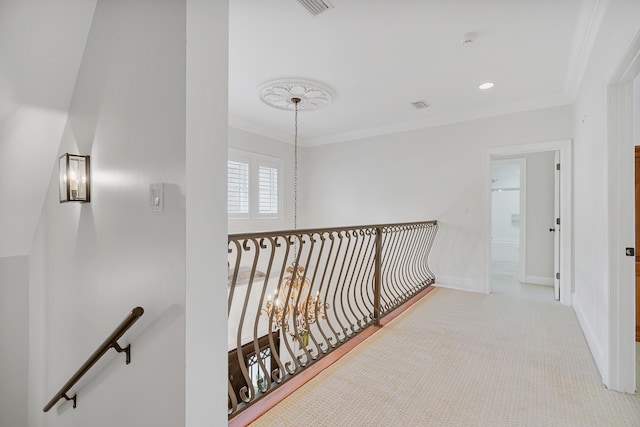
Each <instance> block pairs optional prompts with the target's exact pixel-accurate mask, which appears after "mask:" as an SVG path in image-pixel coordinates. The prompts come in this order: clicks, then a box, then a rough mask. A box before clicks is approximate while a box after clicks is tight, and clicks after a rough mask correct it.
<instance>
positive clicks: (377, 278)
mask: <svg viewBox="0 0 640 427" xmlns="http://www.w3.org/2000/svg"><path fill="white" fill-rule="evenodd" d="M374 268H375V270H374V277H373V317H374V324H375V325H376V326H380V312H381V311H382V310H381V307H380V289H381V288H382V271H381V270H382V227H376V256H375V261H374Z"/></svg>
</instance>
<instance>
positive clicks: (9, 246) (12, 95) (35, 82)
mask: <svg viewBox="0 0 640 427" xmlns="http://www.w3.org/2000/svg"><path fill="white" fill-rule="evenodd" d="M95 4H96V1H95V0H93V1H92V0H56V1H49V0H2V1H0V200H1V202H0V257H6V256H17V255H25V254H28V253H29V250H30V246H31V240H32V238H33V234H34V231H35V228H36V226H37V223H38V219H39V217H40V211H41V210H42V203H43V200H44V195H45V193H46V190H47V187H48V185H49V180H50V178H51V173H52V170H53V166H54V164H55V163H56V154H57V151H58V147H59V145H60V138H61V137H62V132H63V129H64V126H65V123H66V118H67V111H68V109H69V103H70V101H71V96H72V93H73V88H74V85H75V80H76V76H77V74H78V68H79V66H80V61H81V59H82V52H83V50H84V45H85V42H86V40H87V35H88V32H89V28H90V25H91V18H92V16H93V11H94V8H95Z"/></svg>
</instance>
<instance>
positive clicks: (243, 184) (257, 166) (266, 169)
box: [227, 149, 282, 219]
mask: <svg viewBox="0 0 640 427" xmlns="http://www.w3.org/2000/svg"><path fill="white" fill-rule="evenodd" d="M281 174H282V160H280V159H275V158H271V157H266V156H261V155H259V154H254V153H247V152H242V151H238V150H233V149H231V150H229V160H228V161H227V212H228V214H229V218H230V219H278V218H280V211H281V206H282V196H281V194H282V191H281V181H282V179H281Z"/></svg>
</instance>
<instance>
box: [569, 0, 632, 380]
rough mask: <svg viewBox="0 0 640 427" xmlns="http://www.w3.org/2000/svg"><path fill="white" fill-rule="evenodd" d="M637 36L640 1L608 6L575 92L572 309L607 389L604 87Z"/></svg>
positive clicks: (606, 145) (605, 130) (606, 157)
mask: <svg viewBox="0 0 640 427" xmlns="http://www.w3.org/2000/svg"><path fill="white" fill-rule="evenodd" d="M639 31H640V2H636V1H623V0H614V1H610V2H609V3H608V7H607V10H606V14H605V15H604V17H603V20H602V23H601V24H600V29H599V32H598V36H597V38H596V40H595V43H594V46H593V50H592V52H591V56H590V58H589V61H588V64H587V67H586V70H585V73H584V77H583V80H582V84H581V85H580V87H579V90H578V94H577V98H576V102H575V115H574V118H573V126H574V129H575V142H574V170H573V173H574V193H573V194H574V209H575V210H574V212H575V217H574V233H573V235H574V249H575V251H574V286H575V289H574V298H573V305H574V307H575V310H576V313H577V314H578V319H579V320H580V324H581V326H582V329H583V331H584V334H585V337H586V338H587V341H588V343H589V346H590V348H591V352H592V353H593V356H594V359H595V361H596V363H597V365H598V369H599V370H600V373H601V375H602V377H603V381H604V383H605V385H609V381H610V374H611V373H610V372H609V366H610V364H609V357H610V354H609V344H610V342H609V341H610V337H609V329H608V325H609V292H610V289H609V287H610V283H609V265H608V259H609V253H608V248H609V233H608V227H609V212H608V206H609V200H608V195H609V189H608V164H607V159H608V122H607V121H608V111H607V108H608V94H607V86H608V85H609V84H610V83H611V79H612V78H613V76H614V73H615V72H616V69H617V67H618V66H619V64H620V63H621V61H622V59H623V57H624V55H625V53H626V52H627V50H628V49H629V47H630V45H631V43H632V41H633V40H634V38H635V37H636V36H637V34H638V32H639ZM628 179H633V177H629V178H628ZM621 250H622V248H621ZM620 321H622V322H625V321H628V322H632V321H633V319H628V320H625V319H621V320H620Z"/></svg>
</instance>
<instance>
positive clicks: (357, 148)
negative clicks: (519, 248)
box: [301, 106, 573, 291]
mask: <svg viewBox="0 0 640 427" xmlns="http://www.w3.org/2000/svg"><path fill="white" fill-rule="evenodd" d="M572 111H573V110H572V107H571V106H563V107H557V108H551V109H544V110H536V111H530V112H525V113H518V114H512V115H508V116H501V117H494V118H489V119H483V120H475V121H470V122H465V123H459V124H453V125H448V126H440V127H434V128H429V129H424V130H417V131H412V132H405V133H400V134H395V135H385V136H381V137H375V138H367V139H361V140H356V141H352V142H347V143H342V144H335V145H325V146H319V147H310V148H307V149H305V156H304V162H303V165H302V166H301V170H302V171H303V172H302V173H303V174H304V177H305V183H306V185H305V187H304V189H305V190H304V192H303V194H302V195H301V206H302V210H303V215H302V218H303V219H304V224H303V225H304V226H337V225H350V224H369V223H385V222H403V221H418V220H429V219H437V220H438V221H439V223H440V229H439V231H438V237H437V238H436V241H435V244H434V248H433V253H432V256H431V259H430V264H431V266H432V270H433V271H434V272H435V274H436V278H437V280H438V282H439V283H440V284H442V285H444V286H450V287H455V288H462V289H469V290H474V291H483V290H484V289H485V287H484V281H485V267H486V265H485V260H486V259H487V258H486V253H485V252H486V247H487V245H486V239H488V238H489V237H488V235H487V233H486V224H487V223H488V218H487V216H488V212H489V207H488V206H487V203H488V197H487V196H486V194H485V192H486V189H487V184H486V182H487V180H489V176H488V174H487V164H486V159H487V149H488V148H490V147H497V146H508V145H519V144H526V143H532V142H543V141H553V140H559V139H567V138H571V136H572V123H571V119H572Z"/></svg>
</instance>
